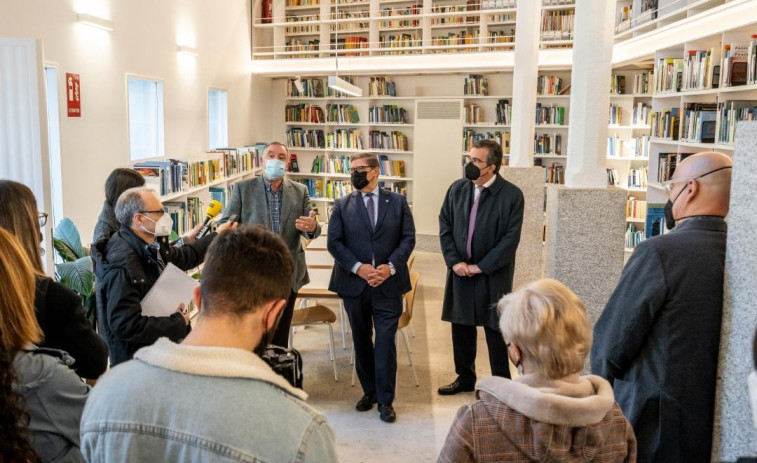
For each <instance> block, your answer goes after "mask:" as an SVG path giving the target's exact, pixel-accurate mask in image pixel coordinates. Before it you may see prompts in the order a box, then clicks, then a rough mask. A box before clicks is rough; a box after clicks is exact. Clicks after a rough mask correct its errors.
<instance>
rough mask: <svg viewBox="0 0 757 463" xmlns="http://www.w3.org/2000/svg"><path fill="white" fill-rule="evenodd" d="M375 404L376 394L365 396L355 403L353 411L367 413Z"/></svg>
mask: <svg viewBox="0 0 757 463" xmlns="http://www.w3.org/2000/svg"><path fill="white" fill-rule="evenodd" d="M375 403H376V394H375V393H374V394H366V395H364V396H363V398H362V399H360V400H358V401H357V404H356V405H355V410H357V411H359V412H367V411H368V410H370V409H371V408H373V404H375Z"/></svg>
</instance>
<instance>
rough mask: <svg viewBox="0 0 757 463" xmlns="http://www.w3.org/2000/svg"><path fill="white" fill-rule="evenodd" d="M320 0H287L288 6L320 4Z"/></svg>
mask: <svg viewBox="0 0 757 463" xmlns="http://www.w3.org/2000/svg"><path fill="white" fill-rule="evenodd" d="M318 5H320V0H286V6H290V7H291V6H318Z"/></svg>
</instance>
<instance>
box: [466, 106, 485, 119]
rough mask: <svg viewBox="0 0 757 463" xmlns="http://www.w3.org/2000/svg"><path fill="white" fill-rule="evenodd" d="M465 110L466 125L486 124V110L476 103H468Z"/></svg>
mask: <svg viewBox="0 0 757 463" xmlns="http://www.w3.org/2000/svg"><path fill="white" fill-rule="evenodd" d="M463 109H464V110H465V123H466V124H481V123H482V122H484V110H483V109H481V107H480V106H479V105H477V104H476V103H468V104H466V105H465V108H463Z"/></svg>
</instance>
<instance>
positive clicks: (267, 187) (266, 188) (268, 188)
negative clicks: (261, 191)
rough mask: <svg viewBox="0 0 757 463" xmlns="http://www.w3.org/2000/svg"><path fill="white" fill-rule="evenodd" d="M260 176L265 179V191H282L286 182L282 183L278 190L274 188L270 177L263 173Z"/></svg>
mask: <svg viewBox="0 0 757 463" xmlns="http://www.w3.org/2000/svg"><path fill="white" fill-rule="evenodd" d="M260 177H261V178H262V179H263V187H264V188H265V191H267V192H269V193H280V192H281V190H283V189H284V184H283V183H282V184H281V187H280V188H279V189H278V190H274V189H273V185H271V182H269V181H268V179H267V178H265V176H264V175H261V176H260Z"/></svg>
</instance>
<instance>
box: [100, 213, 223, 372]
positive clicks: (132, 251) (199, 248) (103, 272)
mask: <svg viewBox="0 0 757 463" xmlns="http://www.w3.org/2000/svg"><path fill="white" fill-rule="evenodd" d="M215 235H216V234H215V233H211V234H209V235H207V236H205V237H203V238H201V239H199V240H197V241H195V242H194V243H192V244H186V245H184V246H181V247H178V248H177V247H173V246H169V245H168V244H167V243H161V244H160V253H161V256H162V258H163V261H164V262H165V263H166V264H168V263H169V262H170V263H172V264H174V265H175V266H177V267H179V268H180V269H182V270H189V269H191V268H193V267H196V266H198V265H200V263H202V261H203V260H204V259H205V251H206V250H207V248H208V246H209V245H210V242H211V241H212V240H213V238H214V237H215ZM151 252H152V251H150V250H149V248H148V247H147V244H146V243H145V242H144V241H142V239H141V238H139V237H138V236H137V235H135V234H134V232H132V231H131V230H129V229H128V228H126V227H121V228H120V229H119V230H118V232H116V233H115V234H114V235H113V236H112V237H111V238H110V240H109V241H105V240H102V241H99V242H97V243H95V246H94V249H93V252H92V256H93V257H94V259H95V263H96V266H95V269H96V270H95V275H96V277H97V282H96V285H95V288H96V290H97V308H98V325H99V329H100V333H102V334H103V336H104V337H105V340H106V341H107V342H108V346H109V347H110V363H111V365H112V366H115V365H118V364H119V363H122V362H125V361H127V360H130V359H131V358H132V356H133V355H134V353H135V352H136V351H137V350H139V349H140V348H142V347H144V346H149V345H151V344H153V343H154V342H155V341H157V340H158V338H161V337H167V338H169V339H170V340H172V341H175V342H178V341H180V340H181V339H183V338H184V337H185V336H186V335H187V333H188V332H189V327H188V326H187V324H186V323H185V322H184V318H183V317H182V315H181V314H180V313H178V312H177V313H174V314H172V315H170V316H168V317H145V316H143V315H142V307H141V302H142V299H143V298H144V297H145V296H146V295H147V292H148V291H150V288H152V286H153V285H154V284H155V282H156V281H158V277H159V276H160V267H159V265H158V262H157V260H156V258H155V256H154V255H153V254H152V253H151Z"/></svg>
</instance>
